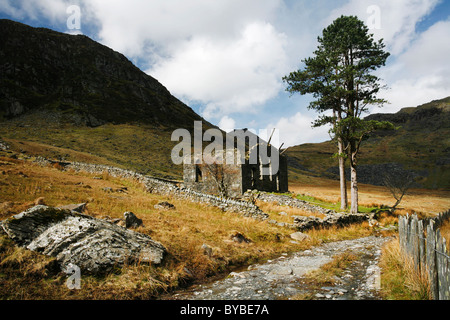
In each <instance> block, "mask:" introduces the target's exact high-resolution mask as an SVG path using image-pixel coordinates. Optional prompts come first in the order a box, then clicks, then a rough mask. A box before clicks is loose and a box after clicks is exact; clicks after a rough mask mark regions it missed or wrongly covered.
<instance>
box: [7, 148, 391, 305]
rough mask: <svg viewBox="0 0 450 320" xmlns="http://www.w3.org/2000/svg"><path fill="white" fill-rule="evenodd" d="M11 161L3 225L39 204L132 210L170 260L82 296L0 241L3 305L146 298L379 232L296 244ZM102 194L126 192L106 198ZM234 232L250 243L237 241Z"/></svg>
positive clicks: (203, 208)
mask: <svg viewBox="0 0 450 320" xmlns="http://www.w3.org/2000/svg"><path fill="white" fill-rule="evenodd" d="M5 155H6V156H5ZM7 155H9V154H7V153H4V152H3V153H2V152H0V220H3V219H5V218H8V217H10V216H12V215H14V214H17V213H19V212H22V211H23V210H26V209H28V208H30V207H32V206H34V205H35V203H41V204H42V203H44V204H46V205H49V206H60V205H66V204H71V203H84V202H86V203H87V212H85V213H86V214H89V215H91V216H94V217H97V218H102V217H105V216H108V217H110V218H123V213H124V212H126V211H131V212H133V213H134V214H136V216H138V217H139V218H141V219H142V220H143V224H144V226H143V227H139V228H138V229H137V231H138V232H141V233H144V234H148V235H150V236H151V237H152V238H153V239H154V240H156V241H158V242H161V243H162V244H163V245H164V246H165V247H166V248H167V250H168V253H169V254H168V256H167V258H166V260H165V262H164V263H163V264H162V265H160V266H158V267H155V266H146V265H143V264H139V265H136V266H134V265H130V266H126V267H124V268H123V269H121V270H116V271H115V272H112V273H111V274H108V275H106V276H104V277H103V276H102V277H92V276H90V277H88V276H83V277H82V289H81V290H75V291H73V290H69V289H67V287H66V286H65V281H66V280H67V276H66V275H65V274H62V273H60V272H59V269H58V268H57V267H56V266H55V263H54V259H52V258H49V257H46V256H42V255H40V254H38V253H36V252H32V251H29V250H26V249H23V248H18V247H17V246H15V245H14V244H13V243H12V241H10V240H9V239H8V238H7V237H5V236H3V235H1V234H0V288H1V290H0V299H149V298H154V297H155V296H158V295H159V294H161V293H163V292H164V291H165V290H170V289H173V288H176V287H178V286H181V285H183V284H186V283H189V282H192V281H205V279H206V278H208V277H210V276H214V275H218V274H219V273H222V272H225V271H230V270H233V269H235V268H238V267H242V266H245V265H248V264H251V263H255V262H257V261H264V260H266V259H271V258H274V257H278V256H280V255H281V254H282V253H288V252H295V251H298V250H302V249H307V248H310V247H311V246H314V245H317V244H320V243H322V242H328V241H335V240H339V239H351V238H356V237H361V236H366V235H369V234H372V233H373V232H374V230H373V229H371V228H369V226H368V224H367V222H365V223H363V224H361V225H354V226H351V227H349V228H346V229H337V228H331V229H327V230H311V231H310V232H307V234H309V235H310V237H311V238H310V239H309V240H307V241H303V242H301V243H293V242H292V241H291V240H292V239H291V238H290V236H289V235H290V234H291V233H292V232H293V231H292V230H291V229H288V228H283V227H280V226H277V225H274V224H270V223H268V222H266V221H259V220H254V219H250V218H244V217H242V216H240V215H239V214H234V213H224V212H222V211H221V210H220V209H219V208H215V207H209V206H207V205H205V204H198V203H193V202H189V201H183V200H176V199H172V198H170V197H166V196H160V195H156V194H149V193H147V192H145V189H144V187H143V186H142V185H141V184H139V183H137V182H136V181H133V180H127V179H117V178H112V177H110V176H108V175H105V174H104V175H102V176H99V175H91V174H86V173H82V172H80V173H76V172H71V171H68V172H65V171H60V170H59V169H58V168H55V167H41V166H38V165H36V164H33V163H31V162H29V161H23V160H20V159H13V158H10V157H8V156H7ZM104 188H111V189H112V190H117V189H120V190H121V192H105V191H104V190H103V189H104ZM124 188H126V189H124ZM161 201H168V202H170V203H172V204H174V205H175V210H162V209H157V208H155V207H154V206H155V205H156V204H157V203H159V202H161ZM274 214H276V213H274ZM295 214H297V215H298V214H301V212H298V211H297V212H295ZM304 214H307V213H304ZM276 215H277V216H278V214H276ZM389 223H390V222H389ZM236 233H240V234H242V235H244V236H245V237H246V238H247V239H250V240H251V243H249V244H247V243H238V242H234V241H232V236H233V235H235V234H236ZM203 244H206V245H208V246H210V247H211V248H212V255H211V256H208V255H206V254H205V253H204V250H203V248H202V245H203Z"/></svg>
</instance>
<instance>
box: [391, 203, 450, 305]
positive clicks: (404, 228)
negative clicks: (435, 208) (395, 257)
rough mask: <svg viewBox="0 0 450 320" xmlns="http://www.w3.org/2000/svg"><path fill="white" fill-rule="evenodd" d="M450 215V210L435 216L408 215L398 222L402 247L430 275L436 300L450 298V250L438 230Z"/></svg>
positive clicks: (417, 265)
mask: <svg viewBox="0 0 450 320" xmlns="http://www.w3.org/2000/svg"><path fill="white" fill-rule="evenodd" d="M449 218H450V210H449V211H447V212H444V213H440V214H439V216H437V217H436V218H433V219H427V220H419V219H418V218H417V215H413V216H411V217H409V216H408V215H407V216H406V217H404V216H402V217H399V221H398V229H399V238H400V248H401V249H402V251H403V252H404V253H405V254H407V255H408V256H410V257H411V258H412V261H413V263H414V266H415V268H416V269H417V270H419V271H424V272H426V273H427V274H428V279H429V281H430V289H431V296H432V298H433V299H434V300H450V253H449V251H448V249H447V248H446V240H445V238H444V237H443V236H442V235H441V232H440V230H439V229H438V228H439V227H440V226H441V225H442V223H443V222H444V221H446V220H447V219H449Z"/></svg>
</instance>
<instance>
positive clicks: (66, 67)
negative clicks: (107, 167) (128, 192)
mask: <svg viewBox="0 0 450 320" xmlns="http://www.w3.org/2000/svg"><path fill="white" fill-rule="evenodd" d="M0 29H1V30H2V32H1V33H0V42H1V43H2V46H1V47H0V122H1V126H0V138H1V139H3V140H5V141H6V142H7V143H8V144H10V145H11V148H13V149H16V150H17V151H20V150H23V151H25V152H28V153H32V154H33V155H44V156H53V157H60V158H65V159H67V160H79V159H78V156H79V155H80V154H83V157H86V156H87V157H88V158H90V160H93V161H94V162H101V163H114V164H116V165H119V166H124V167H128V168H130V169H135V170H138V171H140V172H143V173H152V174H154V175H162V176H170V177H180V168H178V167H175V166H173V165H172V163H171V161H170V151H171V149H172V147H173V145H174V143H173V142H171V141H170V136H171V133H172V131H173V130H174V129H177V128H186V129H188V130H191V129H192V128H193V124H194V121H196V120H198V121H204V119H202V118H201V117H200V116H199V115H197V114H196V113H195V112H194V111H193V110H192V109H191V108H190V107H188V106H187V105H185V104H184V103H182V102H181V101H180V100H178V99H177V98H176V97H174V96H172V95H171V94H170V92H169V91H168V90H167V89H166V88H165V87H164V86H163V85H162V84H160V83H159V82H158V81H157V80H156V79H154V78H152V77H151V76H149V75H147V74H145V73H144V72H142V71H141V70H139V69H138V68H137V67H136V66H134V65H133V64H132V63H131V62H130V61H129V60H128V59H127V58H126V57H125V56H123V55H122V54H120V53H118V52H115V51H113V50H112V49H110V48H108V47H106V46H103V45H101V44H99V43H97V42H95V41H93V40H91V39H89V38H88V37H86V36H83V35H68V34H64V33H59V32H55V31H52V30H49V29H44V28H32V27H29V26H27V25H24V24H21V23H18V22H14V21H10V20H0ZM204 123H205V127H211V126H212V125H211V124H209V123H207V122H206V121H204Z"/></svg>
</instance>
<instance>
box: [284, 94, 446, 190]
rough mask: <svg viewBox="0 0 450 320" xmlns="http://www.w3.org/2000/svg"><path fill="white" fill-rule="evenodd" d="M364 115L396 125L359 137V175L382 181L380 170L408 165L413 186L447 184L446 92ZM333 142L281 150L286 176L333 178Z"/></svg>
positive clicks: (366, 179)
mask: <svg viewBox="0 0 450 320" xmlns="http://www.w3.org/2000/svg"><path fill="white" fill-rule="evenodd" d="M366 119H368V120H379V121H390V122H392V123H393V124H394V125H395V126H396V127H399V129H397V130H394V131H380V132H375V133H373V134H372V135H370V137H368V139H367V140H366V141H364V142H363V144H362V148H361V153H360V158H359V159H360V160H359V172H358V174H359V179H360V180H359V181H360V182H361V183H367V184H373V185H381V176H382V175H381V174H380V173H382V172H385V171H389V170H407V171H410V172H412V173H413V174H414V176H415V180H416V186H417V187H424V188H430V189H436V188H443V189H449V188H450V173H449V172H450V170H449V169H450V97H447V98H445V99H441V100H436V101H432V102H429V103H426V104H424V105H421V106H418V107H414V108H404V109H402V110H400V111H399V112H397V113H395V114H373V115H370V116H368V117H367V118H366ZM335 152H336V147H335V145H334V144H333V143H332V142H331V141H327V142H323V143H318V144H303V145H299V146H295V147H291V148H289V149H288V150H287V151H286V154H287V155H288V157H289V165H290V167H291V177H292V178H294V179H295V177H296V176H297V175H298V174H302V175H310V176H319V177H326V178H332V179H338V172H339V171H338V167H337V160H336V159H334V158H332V156H333V154H334V153H335Z"/></svg>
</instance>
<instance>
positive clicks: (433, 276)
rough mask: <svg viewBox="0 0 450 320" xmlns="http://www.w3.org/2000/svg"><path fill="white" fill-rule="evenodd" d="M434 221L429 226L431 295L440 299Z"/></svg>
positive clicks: (428, 256)
mask: <svg viewBox="0 0 450 320" xmlns="http://www.w3.org/2000/svg"><path fill="white" fill-rule="evenodd" d="M433 224H434V222H433V220H430V223H429V224H428V226H427V268H428V278H429V281H430V290H431V297H432V299H433V300H439V290H438V279H437V269H436V251H435V249H436V235H435V232H434V226H433Z"/></svg>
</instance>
